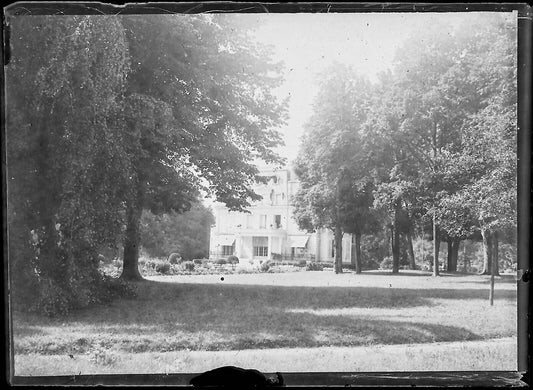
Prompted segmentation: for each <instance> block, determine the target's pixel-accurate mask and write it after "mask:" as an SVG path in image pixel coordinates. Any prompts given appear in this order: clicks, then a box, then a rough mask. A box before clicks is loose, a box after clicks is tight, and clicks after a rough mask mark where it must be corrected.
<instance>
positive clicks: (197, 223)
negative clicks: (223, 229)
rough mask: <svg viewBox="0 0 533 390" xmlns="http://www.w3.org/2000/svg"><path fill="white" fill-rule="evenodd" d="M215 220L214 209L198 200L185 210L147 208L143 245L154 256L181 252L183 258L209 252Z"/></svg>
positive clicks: (143, 219)
mask: <svg viewBox="0 0 533 390" xmlns="http://www.w3.org/2000/svg"><path fill="white" fill-rule="evenodd" d="M214 222H215V219H214V217H213V214H212V213H211V211H210V210H209V209H208V208H206V207H205V206H203V205H202V204H201V203H194V204H193V206H192V207H191V209H190V210H189V211H187V212H184V213H181V214H180V213H177V212H175V211H173V212H170V213H165V214H161V215H155V214H152V213H151V212H150V211H148V210H145V211H144V212H143V215H142V219H141V245H142V248H143V249H144V250H145V251H146V252H147V253H148V255H150V256H151V257H164V258H168V260H169V262H170V263H171V264H172V263H173V261H174V263H176V262H177V261H176V260H173V258H172V257H175V256H178V254H179V256H180V257H181V259H180V260H179V261H180V262H181V261H185V260H192V259H201V258H206V257H208V256H209V234H210V229H211V225H212V224H213V223H214Z"/></svg>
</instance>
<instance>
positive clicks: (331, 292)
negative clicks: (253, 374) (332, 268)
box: [13, 275, 516, 355]
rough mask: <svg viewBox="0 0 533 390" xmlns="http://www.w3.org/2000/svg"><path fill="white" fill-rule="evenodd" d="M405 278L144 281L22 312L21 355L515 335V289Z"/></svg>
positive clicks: (18, 325)
mask: <svg viewBox="0 0 533 390" xmlns="http://www.w3.org/2000/svg"><path fill="white" fill-rule="evenodd" d="M304 276H305V275H303V276H302V277H304ZM315 277H316V276H315ZM329 277H330V276H329ZM362 277H363V278H364V277H365V276H364V275H363V276H362ZM366 277H374V278H376V277H377V278H387V275H383V276H366ZM396 278H397V277H396ZM405 278H410V279H409V282H406V283H405V284H403V285H402V287H401V288H394V287H389V288H385V287H372V286H368V285H365V286H358V287H346V286H345V287H332V286H321V287H316V286H315V287H308V286H298V287H291V286H272V285H259V284H256V285H245V284H224V283H220V284H213V283H210V284H199V283H194V284H193V283H177V282H175V281H174V282H163V281H144V282H140V283H139V285H138V292H139V297H138V298H137V299H135V300H126V299H123V300H119V301H115V302H114V303H113V304H111V305H109V306H99V307H93V308H90V309H86V310H81V311H78V312H75V313H73V314H71V315H70V316H69V317H68V318H62V319H48V318H43V317H38V316H34V315H27V314H21V313H15V314H14V318H13V320H14V345H15V353H16V354H31V353H38V354H45V355H61V354H73V355H76V354H84V353H89V352H91V351H93V350H95V349H97V348H104V349H105V350H108V351H115V352H124V353H140V352H169V351H180V350H192V351H195V350H196V351H202V350H203V351H217V350H237V349H265V348H297V347H300V348H305V347H326V346H365V345H378V344H412V343H430V342H446V341H467V340H482V339H491V338H500V337H514V336H516V291H515V290H513V289H512V288H508V287H509V285H507V288H505V289H501V290H499V291H498V293H497V294H496V300H495V305H494V306H492V307H491V306H489V305H488V300H487V291H485V290H484V289H479V288H469V286H468V285H467V284H465V286H461V284H460V283H457V282H456V281H455V282H454V284H453V288H450V285H449V283H448V282H447V281H446V280H445V279H444V278H442V279H441V280H439V279H435V283H434V285H433V286H432V287H427V288H407V287H405V286H406V285H413V284H416V280H417V277H416V276H415V277H413V276H406V277H405ZM382 284H383V283H382ZM502 286H503V285H502ZM497 287H498V286H497Z"/></svg>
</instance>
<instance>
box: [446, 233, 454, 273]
mask: <svg viewBox="0 0 533 390" xmlns="http://www.w3.org/2000/svg"><path fill="white" fill-rule="evenodd" d="M446 244H447V245H448V256H447V257H446V271H448V272H452V268H453V249H452V248H453V240H452V239H451V238H448V239H447V240H446Z"/></svg>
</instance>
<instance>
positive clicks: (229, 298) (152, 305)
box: [69, 281, 516, 330]
mask: <svg viewBox="0 0 533 390" xmlns="http://www.w3.org/2000/svg"><path fill="white" fill-rule="evenodd" d="M138 295H139V296H138V297H137V298H136V299H131V300H118V301H115V302H113V303H112V304H111V305H109V306H100V307H99V308H98V309H87V310H81V311H78V312H74V313H72V315H71V316H69V320H70V321H83V322H100V323H104V324H105V323H114V324H124V325H128V324H131V323H135V324H138V325H139V326H146V325H153V324H161V325H162V326H167V325H168V324H170V325H169V326H171V325H172V323H175V321H176V319H179V320H180V322H182V321H181V320H182V319H184V321H183V322H184V323H186V324H187V323H188V324H191V326H193V327H194V326H196V324H198V323H202V322H206V323H210V324H216V323H217V321H222V322H224V321H225V318H226V317H227V316H230V317H231V316H232V315H236V316H239V315H242V316H244V315H245V314H247V313H251V314H253V315H254V316H256V317H258V318H259V317H261V316H264V314H265V313H269V314H268V315H272V313H277V312H279V313H286V312H288V311H290V310H293V309H311V310H319V309H343V308H365V309H372V308H380V309H401V308H416V307H433V306H435V305H436V303H435V302H434V299H450V300H487V299H488V291H486V290H485V289H443V288H438V289H407V288H393V287H391V288H383V287H361V286H359V287H292V286H265V285H229V284H193V283H175V282H161V281H145V282H143V283H141V284H139V294H138ZM501 300H511V301H515V300H516V292H515V291H512V290H500V291H497V293H496V294H495V301H496V302H498V301H501ZM267 309H268V310H267ZM234 313H235V314H234ZM188 319H190V321H187V320H188ZM264 320H265V321H268V320H269V318H268V316H266V317H265V318H264ZM281 320H282V321H283V319H281ZM213 329H215V330H216V326H214V325H213Z"/></svg>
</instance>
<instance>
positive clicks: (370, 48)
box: [208, 12, 480, 203]
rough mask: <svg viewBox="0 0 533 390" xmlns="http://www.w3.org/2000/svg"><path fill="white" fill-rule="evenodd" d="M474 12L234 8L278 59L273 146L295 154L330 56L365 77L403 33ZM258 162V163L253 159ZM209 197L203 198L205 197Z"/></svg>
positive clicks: (385, 61)
mask: <svg viewBox="0 0 533 390" xmlns="http://www.w3.org/2000/svg"><path fill="white" fill-rule="evenodd" d="M479 15H480V13H479V12H467V13H457V12H456V13H320V14H317V13H314V14H312V13H296V14H294V13H293V14H272V13H270V14H240V17H247V18H252V19H253V21H254V25H256V26H259V27H257V30H256V31H255V39H256V40H257V42H259V43H260V44H265V45H270V46H271V47H272V48H273V60H275V61H282V62H283V63H284V79H285V82H284V83H283V85H282V86H281V87H280V88H279V89H277V90H276V91H275V93H276V94H277V95H278V96H279V98H280V99H283V98H285V97H287V96H289V97H290V101H289V107H288V114H289V119H288V121H287V124H286V125H285V126H283V127H282V128H280V129H279V130H280V132H281V133H282V135H283V138H284V140H285V146H284V147H281V148H279V149H278V152H279V154H280V155H281V156H283V157H285V158H286V159H287V162H288V165H289V166H290V165H291V162H292V161H293V160H294V159H295V158H296V156H297V154H298V149H299V145H300V138H301V137H302V134H303V127H304V124H305V122H306V121H308V119H309V118H310V116H311V114H312V104H313V98H314V96H315V94H316V93H317V84H318V77H317V75H318V74H319V73H320V72H321V70H323V69H324V68H325V67H327V66H329V65H330V64H332V63H333V62H340V63H344V64H347V65H351V66H352V67H353V68H354V70H356V71H357V72H358V73H359V74H361V75H363V76H366V77H367V78H368V79H370V80H371V81H375V80H376V76H377V75H378V74H379V73H380V72H381V71H385V70H387V69H392V66H393V60H394V56H395V53H396V51H397V50H398V49H399V48H400V47H401V46H402V44H403V43H404V42H406V41H407V40H408V39H417V40H418V41H419V42H420V44H421V45H423V44H427V40H426V41H424V30H425V29H427V27H428V26H434V25H438V24H443V25H452V26H458V25H460V24H462V23H465V21H466V22H467V21H468V19H469V18H473V17H476V18H477V17H479ZM258 165H259V166H261V165H262V164H261V163H258ZM208 203H209V202H208Z"/></svg>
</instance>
